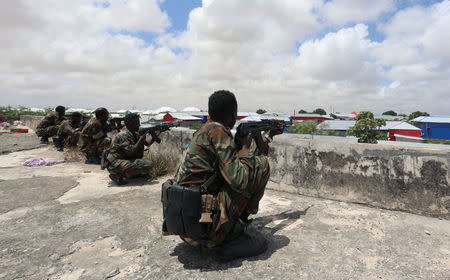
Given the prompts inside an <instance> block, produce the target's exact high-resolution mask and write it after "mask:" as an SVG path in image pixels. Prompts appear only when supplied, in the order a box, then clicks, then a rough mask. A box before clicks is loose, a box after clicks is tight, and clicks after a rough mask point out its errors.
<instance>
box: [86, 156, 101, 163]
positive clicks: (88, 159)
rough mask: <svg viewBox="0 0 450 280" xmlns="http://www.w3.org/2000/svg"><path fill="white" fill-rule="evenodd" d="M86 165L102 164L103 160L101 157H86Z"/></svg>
mask: <svg viewBox="0 0 450 280" xmlns="http://www.w3.org/2000/svg"><path fill="white" fill-rule="evenodd" d="M84 163H85V164H100V163H101V159H100V158H99V157H92V156H90V157H86V160H85V161H84Z"/></svg>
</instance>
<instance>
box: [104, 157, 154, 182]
mask: <svg viewBox="0 0 450 280" xmlns="http://www.w3.org/2000/svg"><path fill="white" fill-rule="evenodd" d="M152 166H153V164H152V162H151V161H149V160H144V159H132V160H127V159H116V160H114V161H112V162H111V163H109V164H108V167H107V168H108V171H109V173H111V174H114V175H119V176H121V177H125V178H135V177H141V176H144V177H147V176H150V171H151V169H152Z"/></svg>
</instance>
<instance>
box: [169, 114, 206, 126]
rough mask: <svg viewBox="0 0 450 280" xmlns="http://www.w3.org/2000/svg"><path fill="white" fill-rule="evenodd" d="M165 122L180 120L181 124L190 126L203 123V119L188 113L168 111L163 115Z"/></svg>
mask: <svg viewBox="0 0 450 280" xmlns="http://www.w3.org/2000/svg"><path fill="white" fill-rule="evenodd" d="M163 122H168V123H172V122H180V123H181V126H190V125H192V124H195V123H202V119H201V118H199V117H195V116H192V115H190V114H186V113H179V112H178V113H167V114H165V115H164V117H163Z"/></svg>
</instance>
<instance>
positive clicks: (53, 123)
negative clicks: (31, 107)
mask: <svg viewBox="0 0 450 280" xmlns="http://www.w3.org/2000/svg"><path fill="white" fill-rule="evenodd" d="M65 112H66V108H64V106H58V107H56V108H55V112H51V113H50V114H48V115H47V116H45V117H44V118H43V119H42V120H41V122H40V123H39V124H38V126H37V127H36V134H37V136H39V137H41V144H48V138H49V137H52V136H54V135H56V133H57V132H58V127H59V125H60V123H61V122H62V121H63V120H65V118H64V114H65Z"/></svg>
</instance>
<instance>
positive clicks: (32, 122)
mask: <svg viewBox="0 0 450 280" xmlns="http://www.w3.org/2000/svg"><path fill="white" fill-rule="evenodd" d="M42 118H43V116H29V115H23V116H20V121H22V123H23V124H24V125H25V126H28V127H29V128H31V129H32V130H36V127H37V125H38V124H39V122H40V121H41V120H42Z"/></svg>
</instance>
